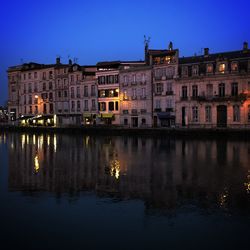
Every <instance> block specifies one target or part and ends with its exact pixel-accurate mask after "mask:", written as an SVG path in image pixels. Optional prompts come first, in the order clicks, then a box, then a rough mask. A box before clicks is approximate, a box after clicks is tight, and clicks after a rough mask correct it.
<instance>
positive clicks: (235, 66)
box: [231, 62, 238, 71]
mask: <svg viewBox="0 0 250 250" xmlns="http://www.w3.org/2000/svg"><path fill="white" fill-rule="evenodd" d="M231 70H232V71H238V63H237V62H232V63H231Z"/></svg>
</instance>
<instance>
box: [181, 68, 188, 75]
mask: <svg viewBox="0 0 250 250" xmlns="http://www.w3.org/2000/svg"><path fill="white" fill-rule="evenodd" d="M182 75H183V76H188V67H187V66H183V67H182Z"/></svg>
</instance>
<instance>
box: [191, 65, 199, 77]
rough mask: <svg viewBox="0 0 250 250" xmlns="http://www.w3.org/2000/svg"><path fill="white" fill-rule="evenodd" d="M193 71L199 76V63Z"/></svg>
mask: <svg viewBox="0 0 250 250" xmlns="http://www.w3.org/2000/svg"><path fill="white" fill-rule="evenodd" d="M192 71H193V75H194V76H197V75H198V74H199V66H198V65H194V66H193V68H192Z"/></svg>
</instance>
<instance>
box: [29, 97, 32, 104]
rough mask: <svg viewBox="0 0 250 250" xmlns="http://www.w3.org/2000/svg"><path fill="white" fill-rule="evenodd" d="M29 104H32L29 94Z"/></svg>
mask: <svg viewBox="0 0 250 250" xmlns="http://www.w3.org/2000/svg"><path fill="white" fill-rule="evenodd" d="M29 104H32V96H31V95H29Z"/></svg>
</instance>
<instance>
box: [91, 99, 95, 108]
mask: <svg viewBox="0 0 250 250" xmlns="http://www.w3.org/2000/svg"><path fill="white" fill-rule="evenodd" d="M91 102H92V110H96V104H95V99H92V101H91Z"/></svg>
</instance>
